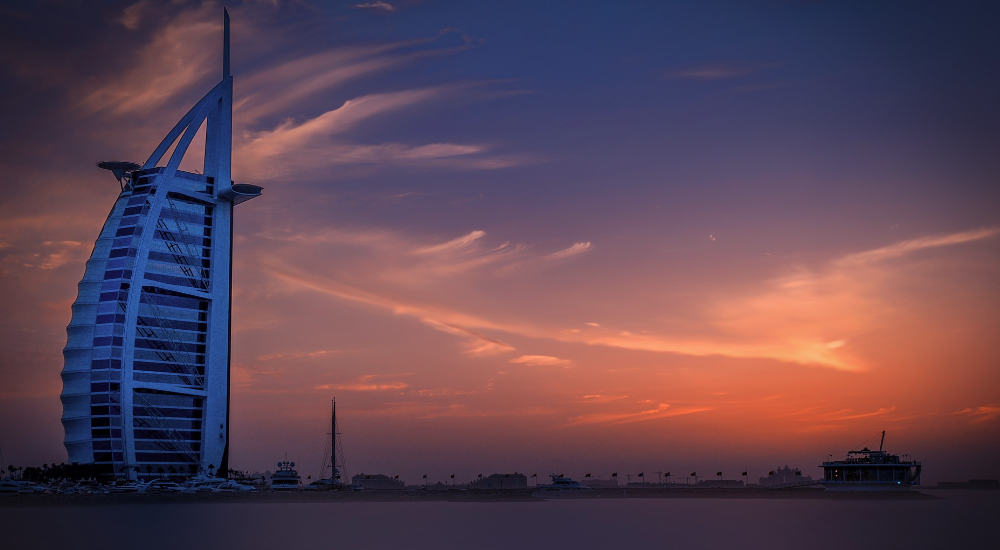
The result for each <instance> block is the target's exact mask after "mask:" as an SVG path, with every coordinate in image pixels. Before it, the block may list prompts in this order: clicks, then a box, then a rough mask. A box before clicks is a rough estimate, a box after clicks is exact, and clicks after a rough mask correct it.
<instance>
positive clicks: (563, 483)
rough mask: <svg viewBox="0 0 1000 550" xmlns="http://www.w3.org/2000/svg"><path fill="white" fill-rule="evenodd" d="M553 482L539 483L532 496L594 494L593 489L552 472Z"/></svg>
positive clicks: (551, 496) (553, 496) (565, 496)
mask: <svg viewBox="0 0 1000 550" xmlns="http://www.w3.org/2000/svg"><path fill="white" fill-rule="evenodd" d="M551 477H552V483H551V484H549V485H539V486H538V487H536V488H535V492H533V493H531V496H533V497H535V498H578V497H583V496H587V495H590V494H592V489H591V488H590V487H587V486H586V485H582V484H581V483H580V482H579V481H575V480H572V479H570V478H568V477H564V476H562V475H556V474H552V476H551Z"/></svg>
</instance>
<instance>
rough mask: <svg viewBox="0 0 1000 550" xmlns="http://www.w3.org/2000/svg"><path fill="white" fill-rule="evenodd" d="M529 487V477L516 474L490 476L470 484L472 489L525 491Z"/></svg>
mask: <svg viewBox="0 0 1000 550" xmlns="http://www.w3.org/2000/svg"><path fill="white" fill-rule="evenodd" d="M527 486H528V476H526V475H524V474H519V473H517V472H514V473H513V474H490V475H489V476H487V477H480V478H479V479H477V480H476V481H473V482H472V483H470V484H469V488H470V489H490V490H498V491H502V490H504V489H524V488H526V487H527Z"/></svg>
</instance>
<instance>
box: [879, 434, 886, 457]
mask: <svg viewBox="0 0 1000 550" xmlns="http://www.w3.org/2000/svg"><path fill="white" fill-rule="evenodd" d="M883 444H885V430H882V441H879V442H878V451H879V452H882V445H883Z"/></svg>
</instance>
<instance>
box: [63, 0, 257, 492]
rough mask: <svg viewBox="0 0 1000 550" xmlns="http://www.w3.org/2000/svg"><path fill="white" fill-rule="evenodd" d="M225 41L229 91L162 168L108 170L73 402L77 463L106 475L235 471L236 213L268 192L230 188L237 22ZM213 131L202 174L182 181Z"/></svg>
mask: <svg viewBox="0 0 1000 550" xmlns="http://www.w3.org/2000/svg"><path fill="white" fill-rule="evenodd" d="M223 35H224V38H223V64H222V65H223V69H222V81H221V82H219V84H218V85H216V86H215V87H214V88H212V90H211V91H209V92H208V93H207V94H206V95H205V96H204V97H203V98H202V99H201V100H200V101H199V102H198V103H197V104H196V105H195V106H194V107H193V108H192V109H191V110H190V111H188V113H187V114H186V115H184V117H183V118H181V120H180V121H179V122H178V123H177V124H176V125H175V126H174V127H173V129H171V130H170V132H169V133H168V134H167V136H166V137H165V138H164V139H163V141H162V142H160V144H159V146H157V147H156V149H155V150H154V151H153V154H152V155H150V157H149V160H147V161H146V162H145V164H143V165H142V166H139V165H138V164H134V163H127V162H105V163H100V164H99V165H98V166H100V167H102V168H107V169H110V170H112V171H113V172H114V175H115V176H116V177H117V178H118V181H119V184H120V186H121V193H120V194H119V195H118V199H117V200H116V201H115V203H114V206H113V207H112V208H111V213H110V214H109V215H108V218H107V221H105V223H104V227H103V229H102V230H101V233H100V236H99V237H98V238H97V242H96V244H95V245H94V251H93V253H92V254H91V256H90V259H89V261H88V262H87V267H86V272H85V274H84V276H83V280H82V281H81V282H80V285H79V294H78V296H77V299H76V302H75V303H74V304H73V317H72V320H71V321H70V324H69V326H68V327H67V329H66V332H67V335H68V338H67V343H66V348H65V349H64V350H63V355H64V359H65V363H64V368H63V371H62V379H63V391H62V395H61V399H62V403H63V415H62V422H63V426H64V428H65V431H66V439H65V445H66V450H67V452H68V454H69V460H70V462H75V463H79V464H92V465H94V466H95V467H97V468H98V469H99V470H100V471H101V472H102V473H103V474H104V475H108V476H112V475H113V476H115V477H125V478H130V479H136V478H149V477H157V476H160V475H166V476H175V477H187V476H189V475H191V474H194V473H197V472H199V471H202V470H204V471H206V472H208V471H210V470H216V471H218V472H220V473H222V474H225V472H226V471H227V470H228V462H229V457H228V454H229V445H228V443H229V437H228V436H229V364H230V310H231V300H232V288H231V283H232V261H231V260H232V258H231V256H232V244H233V225H232V222H233V207H234V206H235V205H237V204H239V203H241V202H244V201H246V200H249V199H252V198H254V197H257V196H259V195H260V193H261V188H260V187H257V186H254V185H248V184H237V183H233V182H232V180H231V178H230V169H231V157H232V101H233V77H232V75H231V74H230V70H229V14H228V13H226V14H225V24H224V31H223ZM202 125H205V127H206V133H205V163H204V170H203V173H201V174H198V173H190V172H184V171H181V170H180V169H179V166H180V163H181V159H182V158H183V157H184V155H185V153H186V152H187V150H188V147H189V146H190V145H191V141H192V139H193V138H194V136H195V134H196V132H198V130H199V128H200V127H201V126H202ZM171 146H174V148H173V152H172V154H171V155H170V156H169V158H166V162H161V161H163V160H164V157H165V156H166V153H167V151H168V150H170V147H171Z"/></svg>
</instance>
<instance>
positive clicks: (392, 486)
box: [351, 474, 406, 491]
mask: <svg viewBox="0 0 1000 550" xmlns="http://www.w3.org/2000/svg"><path fill="white" fill-rule="evenodd" d="M351 484H352V485H357V486H359V487H361V488H362V489H369V490H373V491H385V490H402V489H405V488H406V484H404V483H403V482H402V481H400V480H399V476H396V477H389V476H387V475H385V474H358V475H356V476H354V477H352V478H351Z"/></svg>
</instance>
